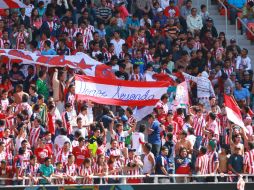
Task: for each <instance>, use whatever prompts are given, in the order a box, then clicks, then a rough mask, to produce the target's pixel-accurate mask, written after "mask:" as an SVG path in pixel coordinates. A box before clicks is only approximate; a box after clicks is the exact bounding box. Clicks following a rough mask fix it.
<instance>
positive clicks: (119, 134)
mask: <svg viewBox="0 0 254 190" xmlns="http://www.w3.org/2000/svg"><path fill="white" fill-rule="evenodd" d="M133 131H135V126H134V127H133V128H131V129H129V130H128V131H123V124H121V123H118V124H117V125H116V130H114V129H113V126H111V127H110V133H111V138H112V139H114V140H116V141H118V142H119V148H120V149H122V151H123V153H125V154H126V151H127V149H126V147H125V140H126V137H127V136H129V134H131V133H132V132H133Z"/></svg>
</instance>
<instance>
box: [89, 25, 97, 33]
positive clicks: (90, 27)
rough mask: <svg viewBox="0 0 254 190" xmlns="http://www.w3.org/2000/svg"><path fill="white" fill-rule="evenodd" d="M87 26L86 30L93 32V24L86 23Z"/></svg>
mask: <svg viewBox="0 0 254 190" xmlns="http://www.w3.org/2000/svg"><path fill="white" fill-rule="evenodd" d="M87 28H88V30H90V31H91V32H92V33H94V32H95V29H94V26H93V25H90V24H88V26H87Z"/></svg>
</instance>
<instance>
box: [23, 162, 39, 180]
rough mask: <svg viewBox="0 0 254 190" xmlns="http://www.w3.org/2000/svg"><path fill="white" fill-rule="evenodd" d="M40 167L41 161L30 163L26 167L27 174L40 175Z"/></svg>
mask: <svg viewBox="0 0 254 190" xmlns="http://www.w3.org/2000/svg"><path fill="white" fill-rule="evenodd" d="M39 168H40V164H39V163H35V164H34V165H32V164H28V166H27V167H26V175H27V176H33V177H35V176H39Z"/></svg>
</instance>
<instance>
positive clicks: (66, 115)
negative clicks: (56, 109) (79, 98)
mask: <svg viewBox="0 0 254 190" xmlns="http://www.w3.org/2000/svg"><path fill="white" fill-rule="evenodd" d="M72 119H73V117H72V112H63V113H62V121H63V126H64V127H65V128H66V129H67V133H68V135H70V134H71V133H72V126H71V121H72Z"/></svg>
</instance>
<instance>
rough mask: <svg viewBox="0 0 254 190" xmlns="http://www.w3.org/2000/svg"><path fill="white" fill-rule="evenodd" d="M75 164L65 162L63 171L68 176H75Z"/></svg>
mask: <svg viewBox="0 0 254 190" xmlns="http://www.w3.org/2000/svg"><path fill="white" fill-rule="evenodd" d="M77 169H78V168H77V165H76V164H74V163H73V164H71V165H70V164H68V163H67V164H66V165H65V173H66V175H69V176H76V175H77V174H78V172H77Z"/></svg>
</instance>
